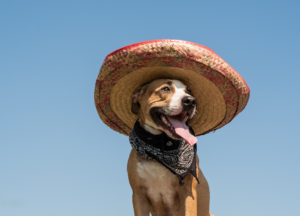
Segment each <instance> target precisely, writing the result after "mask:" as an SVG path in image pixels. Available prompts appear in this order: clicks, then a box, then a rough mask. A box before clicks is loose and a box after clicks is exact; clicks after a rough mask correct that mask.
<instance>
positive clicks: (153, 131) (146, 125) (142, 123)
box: [139, 118, 162, 135]
mask: <svg viewBox="0 0 300 216" xmlns="http://www.w3.org/2000/svg"><path fill="white" fill-rule="evenodd" d="M139 123H140V125H141V127H142V128H144V129H145V130H146V131H147V132H149V133H151V134H153V135H159V134H162V131H161V130H158V129H155V128H154V127H151V126H150V125H148V124H146V123H145V122H144V121H143V120H142V119H141V118H139Z"/></svg>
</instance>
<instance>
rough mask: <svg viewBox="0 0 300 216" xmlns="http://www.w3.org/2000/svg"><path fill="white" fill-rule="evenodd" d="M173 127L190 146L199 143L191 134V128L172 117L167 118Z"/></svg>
mask: <svg viewBox="0 0 300 216" xmlns="http://www.w3.org/2000/svg"><path fill="white" fill-rule="evenodd" d="M167 117H168V119H169V121H170V122H171V124H172V125H173V127H174V128H175V132H176V134H177V135H179V136H181V137H182V138H183V139H185V140H186V141H187V142H188V144H189V145H190V146H192V145H194V144H195V143H197V138H196V137H194V136H193V135H192V134H190V132H189V128H188V127H187V126H186V124H185V123H184V122H183V121H179V120H177V119H175V118H172V117H171V116H167Z"/></svg>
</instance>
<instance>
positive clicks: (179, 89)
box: [127, 79, 213, 216]
mask: <svg viewBox="0 0 300 216" xmlns="http://www.w3.org/2000/svg"><path fill="white" fill-rule="evenodd" d="M131 111H132V113H134V114H137V115H138V122H139V124H140V126H141V127H142V128H144V129H145V130H146V131H147V132H149V133H151V134H153V135H158V134H162V133H166V134H167V135H168V136H169V137H170V138H172V139H175V140H180V139H183V138H182V137H184V138H185V139H186V140H187V142H188V143H189V144H193V143H190V142H195V140H193V139H194V138H193V136H192V135H188V134H185V135H184V134H182V133H184V132H182V131H181V132H180V131H177V128H176V127H175V126H174V124H176V122H177V123H178V122H179V123H178V124H183V125H185V122H186V121H188V120H189V119H192V118H193V117H194V115H195V114H196V101H195V98H194V97H193V96H192V94H191V92H190V90H189V89H188V87H187V86H186V85H185V84H184V83H182V82H181V81H179V80H171V79H157V80H154V81H152V82H151V83H148V84H146V85H143V86H141V87H140V88H139V89H137V91H136V92H135V93H134V95H133V97H132V108H131ZM174 119H175V120H174ZM195 139H196V138H195ZM196 169H197V170H196V175H197V177H198V180H199V183H198V181H197V179H196V178H195V177H194V176H193V175H192V174H191V173H189V174H188V175H187V176H186V177H185V178H184V180H183V182H184V185H183V186H181V185H179V184H178V178H177V176H176V175H174V174H173V173H171V172H170V171H169V170H168V169H167V168H166V167H165V166H163V165H162V164H160V163H158V162H157V161H156V160H149V159H145V158H143V157H142V156H141V155H139V154H138V153H137V152H136V151H135V150H134V149H133V150H132V151H131V153H130V156H129V160H128V166H127V171H128V178H129V183H130V186H131V188H132V191H133V195H132V201H133V207H134V214H135V215H136V216H148V215H149V214H150V213H151V215H152V216H213V215H210V213H209V201H210V193H209V186H208V183H207V180H206V179H205V177H204V175H203V173H202V171H201V170H200V168H199V158H198V156H196Z"/></svg>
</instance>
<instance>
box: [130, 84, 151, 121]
mask: <svg viewBox="0 0 300 216" xmlns="http://www.w3.org/2000/svg"><path fill="white" fill-rule="evenodd" d="M148 86H149V84H147V85H144V86H140V87H139V88H138V89H137V90H136V91H135V93H134V95H133V96H132V99H131V100H132V105H131V112H132V113H133V114H136V115H137V114H139V111H140V104H139V96H140V95H142V94H144V93H145V92H146V90H147V88H148Z"/></svg>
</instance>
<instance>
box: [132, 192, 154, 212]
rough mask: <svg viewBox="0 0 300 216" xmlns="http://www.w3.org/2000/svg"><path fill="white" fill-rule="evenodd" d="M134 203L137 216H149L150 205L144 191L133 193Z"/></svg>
mask: <svg viewBox="0 0 300 216" xmlns="http://www.w3.org/2000/svg"><path fill="white" fill-rule="evenodd" d="M132 202H133V208H134V215H135V216H149V214H150V203H149V199H148V197H147V196H146V194H145V193H144V192H142V191H136V192H135V191H133V194H132Z"/></svg>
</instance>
